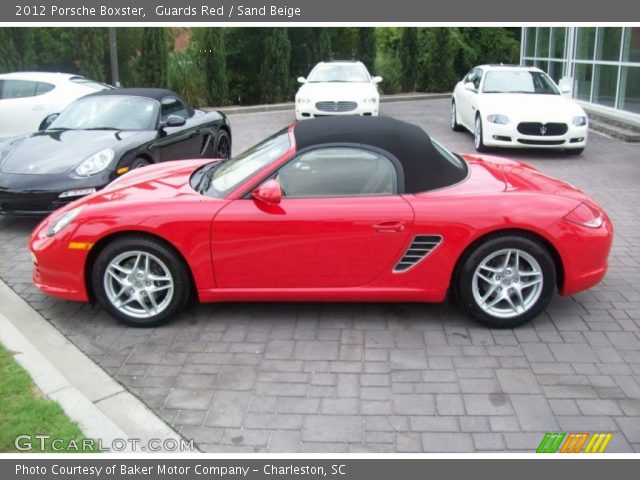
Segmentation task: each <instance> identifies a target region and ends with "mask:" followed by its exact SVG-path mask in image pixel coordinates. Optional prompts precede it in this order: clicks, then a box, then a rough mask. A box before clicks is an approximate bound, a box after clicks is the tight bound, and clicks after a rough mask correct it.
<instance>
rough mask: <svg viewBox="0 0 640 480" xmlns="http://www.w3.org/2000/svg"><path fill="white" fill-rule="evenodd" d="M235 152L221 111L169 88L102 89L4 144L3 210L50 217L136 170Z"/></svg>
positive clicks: (0, 160) (0, 164) (0, 158)
mask: <svg viewBox="0 0 640 480" xmlns="http://www.w3.org/2000/svg"><path fill="white" fill-rule="evenodd" d="M230 154H231V126H230V124H229V121H228V120H227V118H226V117H225V116H224V114H222V113H220V112H204V111H201V110H194V109H192V108H190V107H189V106H188V105H187V104H186V103H185V101H184V100H183V99H182V98H181V97H180V95H178V94H176V93H175V92H172V91H170V90H163V89H156V88H123V89H117V90H105V91H102V92H98V93H94V94H91V95H87V96H85V97H82V98H80V99H78V100H76V101H75V102H73V103H72V104H71V105H69V107H67V108H66V109H65V110H64V111H63V112H62V113H61V114H59V115H58V114H55V115H51V116H50V117H47V119H45V122H43V129H41V130H40V131H39V132H36V133H33V134H31V135H27V136H23V137H18V138H15V139H12V140H9V141H7V142H4V143H3V144H0V213H4V214H10V215H45V214H47V213H49V212H51V211H52V210H55V209H56V208H58V207H60V206H62V205H64V204H66V203H69V202H71V201H73V200H75V199H77V198H79V197H82V196H84V195H88V194H91V193H93V192H95V191H97V190H100V189H101V188H103V187H104V186H106V185H107V184H108V183H109V182H111V181H112V180H114V179H115V178H117V177H119V176H120V175H122V174H124V173H126V172H128V171H129V170H132V169H135V168H139V167H143V166H145V165H149V164H151V163H157V162H164V161H167V160H180V159H187V158H198V157H204V158H223V159H227V158H229V156H230Z"/></svg>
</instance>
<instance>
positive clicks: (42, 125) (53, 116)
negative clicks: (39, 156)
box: [38, 113, 60, 132]
mask: <svg viewBox="0 0 640 480" xmlns="http://www.w3.org/2000/svg"><path fill="white" fill-rule="evenodd" d="M59 116H60V114H59V113H52V114H51V115H47V116H46V117H44V120H42V122H41V123H40V126H39V127H38V130H39V131H40V132H41V131H43V130H46V129H47V128H49V125H51V124H52V123H53V121H54V120H55V119H56V118H58V117H59Z"/></svg>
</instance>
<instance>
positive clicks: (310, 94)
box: [296, 82, 378, 102]
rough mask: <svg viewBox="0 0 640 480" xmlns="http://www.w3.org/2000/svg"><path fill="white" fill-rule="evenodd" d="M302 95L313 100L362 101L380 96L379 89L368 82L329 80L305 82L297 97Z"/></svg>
mask: <svg viewBox="0 0 640 480" xmlns="http://www.w3.org/2000/svg"><path fill="white" fill-rule="evenodd" d="M298 96H302V97H306V98H309V99H310V100H312V101H314V102H315V101H331V100H333V101H339V100H351V101H358V102H359V101H362V100H363V99H364V98H371V97H372V96H375V97H377V96H378V89H377V88H376V87H375V86H374V85H372V84H371V83H366V82H327V83H305V84H304V85H303V86H302V87H300V89H299V90H298V94H297V95H296V97H298Z"/></svg>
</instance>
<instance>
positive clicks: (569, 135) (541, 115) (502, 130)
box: [451, 65, 588, 154]
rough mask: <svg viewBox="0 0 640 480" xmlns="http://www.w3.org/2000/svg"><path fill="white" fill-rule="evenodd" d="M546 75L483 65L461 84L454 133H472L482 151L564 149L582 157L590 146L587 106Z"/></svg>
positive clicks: (455, 94) (526, 69)
mask: <svg viewBox="0 0 640 480" xmlns="http://www.w3.org/2000/svg"><path fill="white" fill-rule="evenodd" d="M569 91H570V89H569V88H564V89H562V91H561V89H560V88H558V86H557V85H556V84H555V82H554V81H553V80H552V79H551V78H550V77H549V76H548V75H547V74H546V73H544V72H543V71H542V70H540V69H538V68H534V67H517V66H503V65H481V66H479V67H475V68H473V69H472V70H471V71H470V72H469V73H468V74H467V76H466V77H464V79H463V80H462V81H460V82H458V84H457V85H456V87H455V89H454V91H453V99H452V101H451V128H452V129H453V130H456V131H458V130H461V129H462V127H464V128H466V129H467V130H469V131H471V132H473V135H474V145H475V147H476V150H478V151H479V152H482V151H485V150H486V149H487V148H488V147H509V148H515V147H541V148H560V149H564V150H566V151H567V152H568V153H574V154H580V153H582V151H583V150H584V147H585V146H586V144H587V132H588V119H587V114H586V113H585V112H584V110H583V109H582V107H581V106H580V105H578V104H577V103H576V102H575V101H573V100H571V99H570V98H567V97H565V96H564V95H563V94H564V93H569Z"/></svg>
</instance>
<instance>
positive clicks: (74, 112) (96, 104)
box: [47, 95, 159, 130]
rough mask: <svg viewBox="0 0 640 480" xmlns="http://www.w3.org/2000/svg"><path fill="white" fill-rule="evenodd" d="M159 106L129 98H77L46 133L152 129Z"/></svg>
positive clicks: (103, 96)
mask: <svg viewBox="0 0 640 480" xmlns="http://www.w3.org/2000/svg"><path fill="white" fill-rule="evenodd" d="M158 107H159V103H158V102H157V101H155V100H153V99H151V98H145V97H135V96H131V95H98V96H95V97H94V96H88V97H83V98H80V99H79V100H76V101H75V102H73V103H72V104H71V105H69V107H67V109H66V110H64V111H63V112H62V113H61V114H60V116H59V117H58V118H56V119H55V120H54V121H53V122H52V123H51V125H49V127H48V128H47V130H155V127H156V120H157V117H158Z"/></svg>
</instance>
